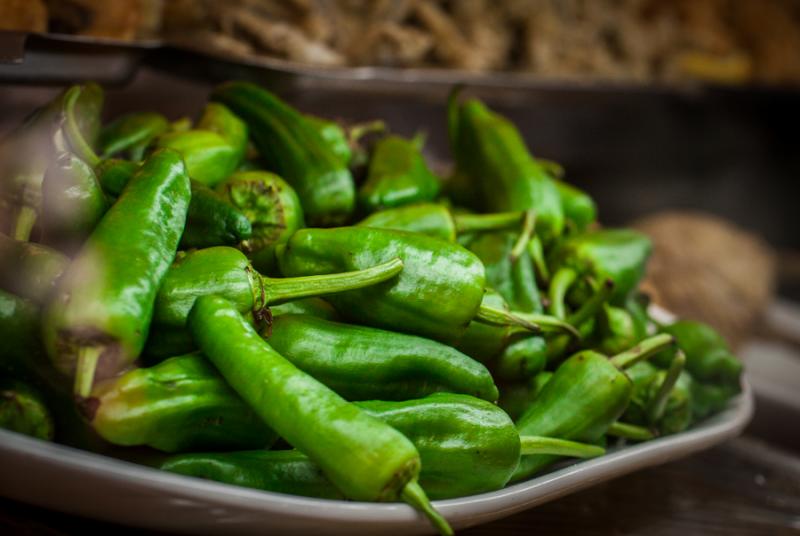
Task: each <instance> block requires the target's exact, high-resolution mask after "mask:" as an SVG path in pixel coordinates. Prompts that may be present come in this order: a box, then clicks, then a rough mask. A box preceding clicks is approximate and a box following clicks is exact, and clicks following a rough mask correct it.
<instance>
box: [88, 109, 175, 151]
mask: <svg viewBox="0 0 800 536" xmlns="http://www.w3.org/2000/svg"><path fill="white" fill-rule="evenodd" d="M168 128H169V122H168V121H167V118H166V117H164V116H163V115H161V114H159V113H155V112H133V113H129V114H126V115H123V116H121V117H118V118H117V119H115V120H114V121H112V122H110V123H108V124H107V125H105V126H103V128H102V129H101V130H100V137H99V138H98V140H97V143H98V150H99V153H100V156H101V157H102V158H103V159H107V158H110V157H112V156H116V155H119V154H125V156H127V157H129V158H130V159H131V160H133V161H136V162H138V161H140V160H142V158H143V157H144V153H145V150H146V149H147V147H148V146H149V145H150V144H151V143H152V142H153V140H155V139H156V138H157V137H158V136H160V135H161V134H163V133H164V132H166V131H167V129H168Z"/></svg>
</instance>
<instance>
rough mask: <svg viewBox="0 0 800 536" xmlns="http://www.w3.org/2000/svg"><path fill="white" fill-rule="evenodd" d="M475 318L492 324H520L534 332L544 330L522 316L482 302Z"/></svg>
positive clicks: (477, 320)
mask: <svg viewBox="0 0 800 536" xmlns="http://www.w3.org/2000/svg"><path fill="white" fill-rule="evenodd" d="M473 320H475V321H476V322H480V323H481V324H489V325H492V326H519V327H521V328H524V329H525V330H527V331H530V332H533V333H541V331H542V328H540V327H539V326H537V325H536V324H533V323H531V322H529V321H528V320H526V319H525V318H522V317H521V316H517V315H516V314H514V313H510V312H508V311H504V310H502V309H496V308H494V307H489V306H488V305H484V304H481V306H480V307H479V308H478V313H477V314H476V315H475V318H474V319H473Z"/></svg>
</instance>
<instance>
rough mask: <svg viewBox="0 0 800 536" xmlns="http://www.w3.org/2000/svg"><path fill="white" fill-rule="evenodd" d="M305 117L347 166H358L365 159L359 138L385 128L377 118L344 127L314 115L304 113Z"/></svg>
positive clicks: (365, 152)
mask: <svg viewBox="0 0 800 536" xmlns="http://www.w3.org/2000/svg"><path fill="white" fill-rule="evenodd" d="M305 118H306V120H308V121H309V122H310V123H311V125H312V126H313V127H314V128H316V129H317V132H319V135H320V136H322V139H323V141H325V143H327V144H328V146H329V147H330V148H331V151H333V154H335V155H336V156H337V157H338V158H339V160H340V161H341V162H342V163H343V164H344V165H346V166H349V167H358V166H361V165H363V164H365V163H366V161H367V158H368V156H367V151H366V150H365V149H364V148H363V147H362V146H361V145H360V144H359V140H360V139H361V138H362V137H363V136H365V135H367V134H371V133H376V132H383V131H384V130H386V125H385V124H384V122H383V121H379V120H378V121H368V122H366V123H357V124H355V125H350V126H347V127H345V126H343V125H341V124H339V123H338V122H337V121H333V120H331V119H324V118H322V117H317V116H315V115H305Z"/></svg>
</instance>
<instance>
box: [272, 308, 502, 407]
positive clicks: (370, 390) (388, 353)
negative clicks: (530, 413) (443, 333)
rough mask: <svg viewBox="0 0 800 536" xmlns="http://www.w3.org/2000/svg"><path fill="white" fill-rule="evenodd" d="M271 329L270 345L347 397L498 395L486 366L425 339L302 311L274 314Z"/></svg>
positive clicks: (492, 397) (485, 398) (367, 398)
mask: <svg viewBox="0 0 800 536" xmlns="http://www.w3.org/2000/svg"><path fill="white" fill-rule="evenodd" d="M271 332H272V333H271V335H269V336H268V337H267V342H269V344H270V346H272V347H273V348H274V349H275V350H276V351H277V352H278V353H280V354H281V355H282V356H284V357H285V358H286V359H288V360H289V361H291V362H292V363H293V364H294V365H295V366H296V367H297V368H299V369H300V370H303V371H305V372H307V373H308V374H310V375H311V376H313V377H314V378H316V379H317V380H319V381H321V382H322V383H324V384H325V385H327V386H328V387H330V388H331V389H333V390H334V391H336V392H337V393H338V394H340V395H341V396H342V397H344V398H346V399H348V400H372V399H380V400H408V399H412V398H420V397H423V396H425V395H428V394H431V393H435V392H438V391H446V392H451V393H465V394H470V395H473V396H475V397H478V398H482V399H484V400H488V401H490V402H494V401H496V400H497V396H498V393H497V387H495V385H494V381H493V380H492V376H491V375H490V374H489V371H488V370H486V367H484V366H483V365H481V364H480V363H478V362H476V361H474V360H473V359H470V358H469V357H467V356H465V355H464V354H462V353H461V352H459V351H457V350H456V349H454V348H451V347H450V346H447V345H444V344H441V343H438V342H435V341H432V340H429V339H424V338H422V337H416V336H413V335H404V334H400V333H394V332H390V331H384V330H381V329H376V328H370V327H364V326H354V325H350V324H342V323H339V322H330V321H328V320H323V319H321V318H316V317H313V316H306V315H281V316H278V317H276V318H275V319H274V320H273V322H272V326H271Z"/></svg>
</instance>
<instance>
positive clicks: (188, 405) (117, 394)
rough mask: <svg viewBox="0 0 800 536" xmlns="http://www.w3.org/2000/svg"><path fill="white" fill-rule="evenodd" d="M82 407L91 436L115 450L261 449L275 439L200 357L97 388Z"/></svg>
mask: <svg viewBox="0 0 800 536" xmlns="http://www.w3.org/2000/svg"><path fill="white" fill-rule="evenodd" d="M82 407H83V409H84V411H85V412H86V416H87V418H88V419H89V422H90V423H91V425H92V427H93V428H94V430H95V431H96V432H97V433H98V434H99V435H100V436H101V437H102V438H103V439H105V440H106V441H108V442H110V443H112V444H114V445H122V446H137V445H145V446H149V447H152V448H155V449H158V450H161V451H163V452H185V451H187V450H205V449H208V450H226V449H247V448H264V449H266V448H269V447H270V446H271V445H272V444H273V443H274V442H275V440H276V439H277V436H276V434H275V433H274V432H273V431H272V430H270V429H269V427H267V426H266V425H265V424H264V423H263V422H262V421H261V419H260V418H259V417H258V416H257V415H256V414H255V413H254V412H253V410H252V409H250V407H248V406H247V404H245V403H244V402H243V401H242V399H241V398H239V396H238V395H237V394H236V393H235V392H234V391H233V390H232V389H231V388H230V387H229V386H228V385H227V384H226V383H225V381H224V380H223V379H222V377H221V376H220V375H219V373H218V372H217V371H216V369H215V368H214V366H213V365H212V364H211V363H209V362H208V360H206V359H205V358H204V357H203V356H201V355H199V354H187V355H182V356H177V357H171V358H169V359H167V360H166V361H163V362H162V363H159V364H158V365H155V366H152V367H149V368H140V369H135V370H131V371H129V372H126V373H125V374H124V375H122V376H120V377H118V378H113V379H109V380H106V381H105V382H101V383H99V384H98V385H97V386H96V387H95V388H94V389H93V390H92V395H91V398H89V400H88V401H86V402H85V403H84V404H83V405H82Z"/></svg>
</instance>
